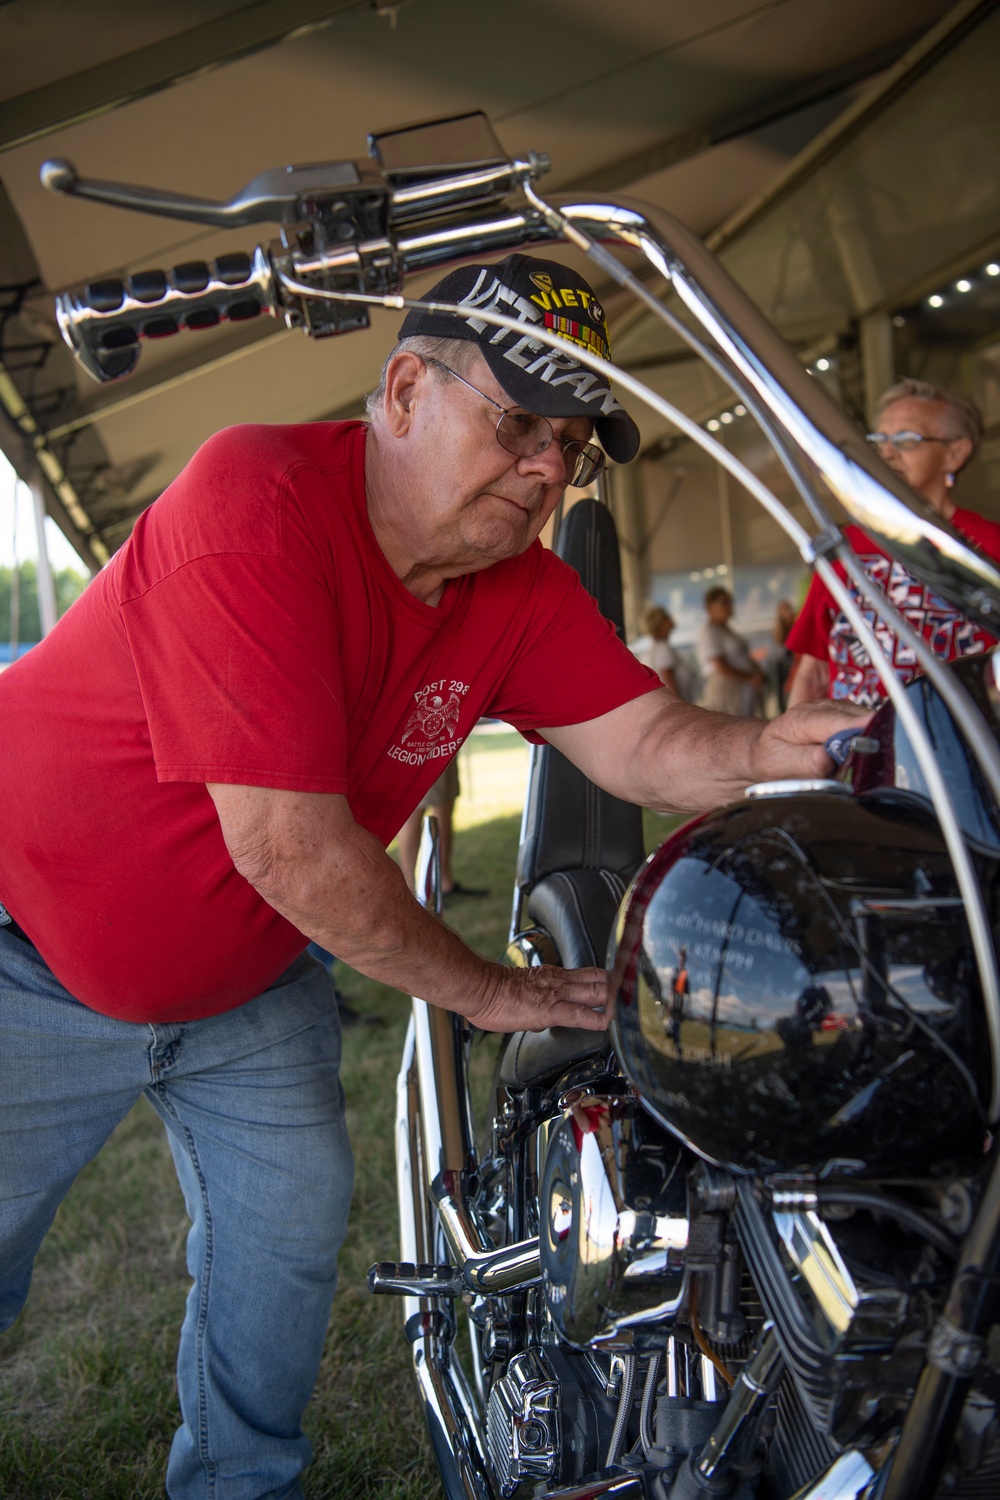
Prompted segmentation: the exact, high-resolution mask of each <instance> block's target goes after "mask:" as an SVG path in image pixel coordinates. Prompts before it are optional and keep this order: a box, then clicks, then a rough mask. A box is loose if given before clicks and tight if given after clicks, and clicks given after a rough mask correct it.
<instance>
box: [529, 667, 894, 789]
mask: <svg viewBox="0 0 1000 1500" xmlns="http://www.w3.org/2000/svg"><path fill="white" fill-rule="evenodd" d="M867 718H868V714H867V712H866V711H865V710H864V709H858V708H855V707H854V706H853V705H852V704H839V703H830V702H825V703H810V704H804V705H803V706H802V707H801V708H799V709H796V710H795V711H794V712H791V713H786V714H782V715H781V716H780V718H777V719H771V720H769V721H768V722H766V723H765V721H764V720H763V719H737V718H733V717H731V716H730V715H729V714H718V713H710V712H709V711H708V710H707V709H704V708H695V707H693V705H691V704H689V703H681V702H678V700H677V699H676V698H673V697H671V695H670V694H669V693H667V692H666V691H664V690H662V689H661V690H660V691H659V692H651V693H647V694H645V696H643V697H641V698H636V699H633V700H632V701H631V702H630V703H626V704H623V705H622V707H621V708H619V709H614V710H612V712H611V713H608V714H604V715H602V716H601V717H599V718H596V719H589V720H586V721H584V722H583V723H580V724H567V725H563V726H556V727H555V728H550V729H543V730H542V731H541V732H542V734H543V735H544V736H545V738H546V739H547V740H548V741H549V743H550V744H552V745H555V747H556V749H557V750H560V751H562V753H563V754H564V755H565V756H566V757H567V758H568V759H569V760H571V761H572V762H573V764H574V765H576V766H579V768H580V770H581V771H583V772H584V774H585V775H586V776H589V777H590V779H591V781H593V782H596V783H597V785H598V786H601V787H604V789H605V790H606V791H609V792H612V793H614V795H615V796H616V797H621V798H622V799H623V800H624V801H626V802H637V803H639V805H640V806H642V807H651V808H655V809H656V810H657V811H661V812H704V811H707V810H708V809H710V808H713V807H719V806H721V805H722V804H723V803H724V802H729V801H732V800H733V798H735V797H739V796H741V795H742V793H743V791H744V789H745V788H746V786H747V785H748V784H749V783H750V782H754V781H772V780H778V779H789V778H791V779H797V778H801V777H807V778H808V777H814V776H828V775H829V774H830V772H831V770H832V762H831V761H830V758H829V756H828V755H827V754H826V753H825V751H824V750H823V744H824V742H825V741H826V740H827V739H828V738H829V736H830V735H832V734H833V733H834V732H835V731H837V730H840V729H845V728H847V727H848V726H851V727H853V726H855V725H858V726H860V724H861V723H862V722H864V721H865V720H866V719H867Z"/></svg>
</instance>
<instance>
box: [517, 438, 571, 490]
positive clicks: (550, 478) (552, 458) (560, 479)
mask: <svg viewBox="0 0 1000 1500" xmlns="http://www.w3.org/2000/svg"><path fill="white" fill-rule="evenodd" d="M518 468H519V469H520V470H521V472H522V473H523V474H537V475H538V476H539V478H540V479H541V481H542V483H543V484H547V485H548V484H565V483H566V459H565V457H564V455H563V450H562V444H561V443H560V441H559V439H558V438H553V439H552V441H551V442H549V443H547V444H546V446H545V447H544V448H543V449H542V450H541V452H539V453H532V454H530V455H529V456H528V457H526V458H522V459H521V460H520V462H519V463H518Z"/></svg>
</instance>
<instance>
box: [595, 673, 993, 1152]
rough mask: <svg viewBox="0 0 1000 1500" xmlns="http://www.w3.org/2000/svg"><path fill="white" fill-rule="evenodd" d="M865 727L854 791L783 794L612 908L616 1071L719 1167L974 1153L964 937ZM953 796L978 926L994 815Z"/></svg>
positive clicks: (719, 821)
mask: <svg viewBox="0 0 1000 1500" xmlns="http://www.w3.org/2000/svg"><path fill="white" fill-rule="evenodd" d="M978 670H979V672H980V673H982V672H983V663H982V662H980V663H978ZM882 720H883V722H882V725H881V727H880V730H879V733H878V737H879V738H880V741H881V743H882V746H883V749H882V752H881V755H880V764H879V765H878V767H876V766H875V765H871V766H869V767H868V768H867V772H866V774H867V786H868V792H867V794H866V795H863V796H858V795H855V794H852V792H851V789H850V787H849V786H847V785H844V786H840V787H836V788H831V789H829V790H826V791H811V792H794V793H787V794H778V795H773V796H764V797H760V798H757V799H753V800H749V801H746V802H744V803H741V804H739V805H736V806H733V807H729V808H725V809H723V810H722V811H720V812H717V813H712V814H710V815H708V816H706V817H703V818H701V819H698V820H696V821H695V822H693V823H689V824H687V825H686V826H685V827H684V828H682V829H680V830H679V831H678V833H677V834H675V835H674V836H673V837H672V838H671V839H669V840H668V841H667V843H665V844H664V845H663V846H662V847H661V848H660V849H659V850H658V851H657V852H656V854H654V855H653V856H652V857H651V858H650V860H649V861H648V862H647V864H646V865H645V866H644V868H643V870H642V871H641V872H640V873H639V875H638V876H637V878H636V881H635V883H634V886H633V889H632V891H631V892H630V894H629V896H628V897H627V898H626V901H625V903H623V906H622V911H621V913H620V916H619V943H618V954H617V962H616V968H615V984H616V1004H615V1015H614V1019H613V1025H612V1035H613V1039H614V1043H615V1047H616V1049H617V1051H618V1054H619V1057H620V1059H621V1062H622V1065H623V1067H624V1069H625V1071H626V1073H627V1075H628V1077H629V1080H630V1081H631V1083H632V1084H633V1086H634V1088H635V1089H636V1091H637V1093H638V1095H639V1097H640V1099H641V1101H642V1102H643V1104H644V1105H645V1107H646V1108H647V1109H648V1110H649V1111H650V1112H651V1113H652V1114H653V1115H654V1116H655V1117H656V1118H657V1119H658V1120H660V1121H661V1122H662V1123H663V1124H664V1125H666V1126H667V1127H668V1128H670V1129H671V1130H672V1131H674V1133H675V1134H676V1135H678V1136H679V1137H680V1138H681V1139H682V1140H684V1141H685V1142H686V1143H687V1144H688V1145H690V1146H691V1147H692V1148H693V1149H694V1150H695V1151H697V1152H698V1153H699V1154H701V1155H702V1156H705V1157H707V1158H708V1159H709V1160H711V1161H714V1162H717V1163H719V1164H721V1165H724V1166H726V1167H727V1168H729V1169H730V1170H733V1171H741V1172H757V1173H760V1172H770V1171H782V1172H786V1171H806V1172H810V1173H817V1174H818V1173H820V1172H822V1171H823V1169H824V1168H825V1167H827V1166H828V1165H829V1164H831V1163H834V1164H837V1165H836V1167H835V1169H836V1170H845V1171H855V1172H858V1173H864V1174H879V1175H884V1174H887V1173H891V1174H894V1175H898V1174H900V1173H906V1172H911V1171H912V1172H920V1173H921V1175H923V1174H926V1173H927V1172H941V1173H945V1172H953V1171H955V1170H956V1168H967V1167H968V1168H971V1167H972V1166H974V1165H975V1163H976V1162H977V1161H978V1160H980V1159H981V1157H982V1152H983V1144H984V1136H985V1127H984V1106H985V1103H986V1101H987V1100H988V1097H989V1088H990V1073H989V1060H988V1047H987V1037H986V1026H985V1017H984V1013H983V1008H982V1001H981V995H980V989H979V984H978V979H977V974H976V966H975V960H974V957H973V953H972V947H971V943H970V939H969V933H968V928H967V925H966V922H965V918H964V914H963V911H962V906H961V902H960V900H959V898H958V892H957V888H956V885H955V880H954V875H953V873H952V869H951V864H950V861H949V858H948V855H947V851H946V849H945V846H944V843H943V840H942V838H941V834H940V831H939V828H938V824H937V820H936V818H935V817H934V814H933V810H932V809H931V807H930V805H929V803H928V802H927V800H926V798H925V797H924V796H922V795H920V789H919V788H915V787H912V786H910V787H906V786H904V787H900V785H899V783H898V782H897V780H896V775H895V770H896V768H897V767H899V766H902V765H903V764H904V761H905V747H903V746H901V745H900V744H899V743H898V739H897V736H896V733H895V728H896V726H895V724H894V722H893V721H892V718H891V716H890V715H888V714H885V711H883V715H882ZM887 721H888V722H887ZM948 722H949V723H950V721H948ZM937 727H938V730H939V734H941V733H943V732H944V725H943V724H939V725H938V726H937ZM868 733H869V734H870V733H872V731H871V730H869V731H868ZM876 772H880V773H881V774H875V773H876ZM968 774H969V776H970V777H971V775H972V773H971V772H969V773H968ZM970 786H971V782H970ZM973 791H975V796H973V795H972V792H973ZM970 797H972V802H970V803H967V804H966V806H965V808H964V812H965V817H964V818H963V822H966V825H967V827H968V823H969V822H970V821H972V822H974V823H975V824H976V827H975V834H974V835H973V858H974V861H975V863H976V871H977V876H978V878H979V880H980V883H981V885H982V887H983V889H984V894H985V897H986V902H987V911H988V913H989V915H990V920H991V922H993V925H994V930H995V928H996V911H997V871H998V862H997V860H996V857H995V854H994V851H993V850H992V849H990V848H989V847H988V846H989V844H990V842H991V840H990V838H989V831H990V818H989V817H988V816H987V811H989V810H987V811H983V808H982V806H981V798H980V796H979V789H978V787H975V788H973V789H972V790H970ZM973 804H975V805H973ZM969 831H970V832H971V831H972V830H971V829H970V830H969ZM975 835H978V836H979V837H978V839H977V838H976V837H975ZM977 844H978V845H979V847H978V848H977V847H976V845H977Z"/></svg>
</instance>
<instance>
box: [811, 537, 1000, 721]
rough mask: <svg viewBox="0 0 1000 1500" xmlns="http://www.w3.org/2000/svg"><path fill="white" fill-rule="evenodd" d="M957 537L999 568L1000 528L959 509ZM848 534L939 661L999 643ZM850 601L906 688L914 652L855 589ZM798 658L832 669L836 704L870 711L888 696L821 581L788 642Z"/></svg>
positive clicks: (914, 669) (873, 546)
mask: <svg viewBox="0 0 1000 1500" xmlns="http://www.w3.org/2000/svg"><path fill="white" fill-rule="evenodd" d="M952 525H953V526H954V527H955V529H956V531H960V532H962V534H963V535H964V536H966V537H968V539H969V541H971V542H975V543H976V545H977V546H978V547H979V548H980V550H981V551H982V552H984V553H985V554H986V556H987V557H989V558H991V559H992V560H993V562H1000V526H998V525H997V524H996V522H995V521H987V520H985V519H984V518H983V517H982V516H977V515H976V513H975V511H971V510H956V511H955V514H954V516H953V517H952ZM844 535H845V537H846V538H847V540H848V542H849V543H850V545H851V548H852V550H853V551H854V552H856V553H857V556H858V558H859V560H860V562H861V563H862V565H863V566H864V570H865V572H866V573H867V574H868V576H869V578H871V579H872V581H873V582H874V583H875V584H877V586H878V587H879V588H880V589H881V591H882V593H883V594H887V595H888V597H889V600H890V602H891V603H892V604H894V605H895V606H896V608H897V609H898V610H899V611H900V613H901V614H902V615H903V616H904V618H905V619H906V620H907V621H908V622H909V624H910V625H911V626H912V627H913V629H914V630H916V631H919V633H920V634H921V635H922V636H923V637H924V639H925V640H926V641H928V642H929V643H930V646H931V649H932V650H933V652H934V654H935V656H940V657H941V659H942V660H943V661H954V659H955V657H956V656H973V655H975V654H976V653H978V652H982V651H987V650H989V648H990V647H991V646H995V645H996V640H995V639H994V637H993V636H991V635H990V634H989V633H988V632H987V631H985V630H983V629H981V628H980V627H979V626H978V625H975V624H973V622H972V621H971V620H967V619H966V617H965V615H963V614H962V613H961V611H960V610H958V609H956V608H955V606H954V604H950V603H949V602H948V600H947V599H942V598H941V596H940V594H935V593H934V592H933V590H932V589H929V588H928V587H927V586H926V585H925V584H923V583H920V582H919V580H918V579H916V578H914V577H913V575H912V574H911V573H908V572H907V571H906V569H905V568H904V567H903V565H902V563H899V562H895V561H894V560H893V559H892V558H890V557H888V556H887V555H886V553H884V552H883V551H882V549H881V547H879V546H878V545H877V543H875V542H873V541H872V539H871V537H870V536H869V535H868V533H867V532H865V531H862V530H861V528H860V526H845V528H844ZM833 566H834V569H835V571H836V573H837V574H838V576H839V577H840V578H842V579H844V580H845V581H846V578H847V575H846V573H845V572H844V569H843V567H842V566H841V565H840V563H838V562H835V563H834V565H833ZM849 587H850V591H851V597H852V598H853V599H854V600H855V602H856V603H857V604H858V605H859V606H860V607H861V609H862V610H863V611H864V613H865V615H866V617H867V618H868V619H869V621H871V622H872V624H873V627H874V630H875V637H876V639H877V640H878V642H879V645H880V646H881V647H882V648H883V650H884V651H885V653H886V655H887V656H888V658H889V660H890V661H891V662H892V664H893V666H894V667H895V669H896V675H897V676H898V677H899V679H900V681H902V682H910V681H911V680H912V679H913V678H914V677H916V676H917V675H918V673H919V670H920V669H919V667H918V666H917V663H916V660H915V658H914V655H913V652H912V651H911V650H910V649H909V647H907V646H904V645H902V644H901V643H900V641H899V640H898V639H897V637H896V635H895V634H894V633H893V632H892V631H891V630H889V628H888V627H887V626H886V625H883V624H881V623H879V622H878V621H873V620H872V612H871V609H870V608H869V607H868V605H867V604H866V603H865V601H864V600H863V599H862V598H861V597H860V595H859V594H858V592H857V590H856V589H855V587H854V585H853V584H851V585H849ZM785 645H786V646H787V647H788V649H789V651H794V652H795V653H796V655H800V654H801V655H805V656H815V657H818V658H819V659H820V660H821V661H822V660H823V658H824V657H827V658H828V659H829V663H830V686H829V690H828V696H829V697H830V698H849V699H850V700H851V702H852V703H859V704H861V706H862V707H863V708H871V707H874V706H875V705H876V704H878V703H881V702H882V700H883V698H885V696H886V693H885V688H884V686H883V685H882V680H881V678H880V677H879V675H878V673H877V672H876V671H875V668H874V667H873V666H872V664H871V661H870V659H869V656H868V652H867V651H866V650H865V648H864V646H862V644H861V642H860V641H859V640H858V638H857V636H856V635H855V633H854V627H853V626H852V625H851V623H850V621H849V620H848V619H847V616H846V615H845V614H844V613H843V611H842V610H841V609H840V607H839V606H838V605H837V603H836V602H835V600H834V598H833V595H832V594H831V593H830V590H829V589H828V588H827V587H826V584H825V583H823V581H822V579H820V578H818V577H815V576H814V577H813V580H812V583H811V584H810V586H809V592H808V594H807V595H806V601H805V603H804V604H803V606H802V611H801V613H800V614H799V617H798V619H797V620H796V621H795V624H794V625H793V626H792V628H791V630H790V631H789V633H788V639H787V640H786V642H785Z"/></svg>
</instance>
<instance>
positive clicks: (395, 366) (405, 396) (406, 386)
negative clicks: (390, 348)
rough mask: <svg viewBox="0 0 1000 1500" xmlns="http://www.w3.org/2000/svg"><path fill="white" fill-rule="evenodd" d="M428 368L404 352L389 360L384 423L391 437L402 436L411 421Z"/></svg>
mask: <svg viewBox="0 0 1000 1500" xmlns="http://www.w3.org/2000/svg"><path fill="white" fill-rule="evenodd" d="M427 377H428V370H427V366H426V365H425V364H424V362H423V360H422V359H421V358H420V357H419V355H417V354H412V353H411V352H410V351H409V350H404V351H403V352H402V353H401V354H397V355H395V356H394V357H393V358H392V359H391V360H390V361H389V368H388V369H387V370H386V372H385V408H384V409H385V420H386V425H387V427H388V428H389V431H390V432H391V433H392V435H393V437H405V436H406V434H407V432H409V430H410V424H411V422H412V420H413V403H414V400H415V399H416V396H417V391H418V388H419V386H420V383H421V381H423V380H426V379H427Z"/></svg>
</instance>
